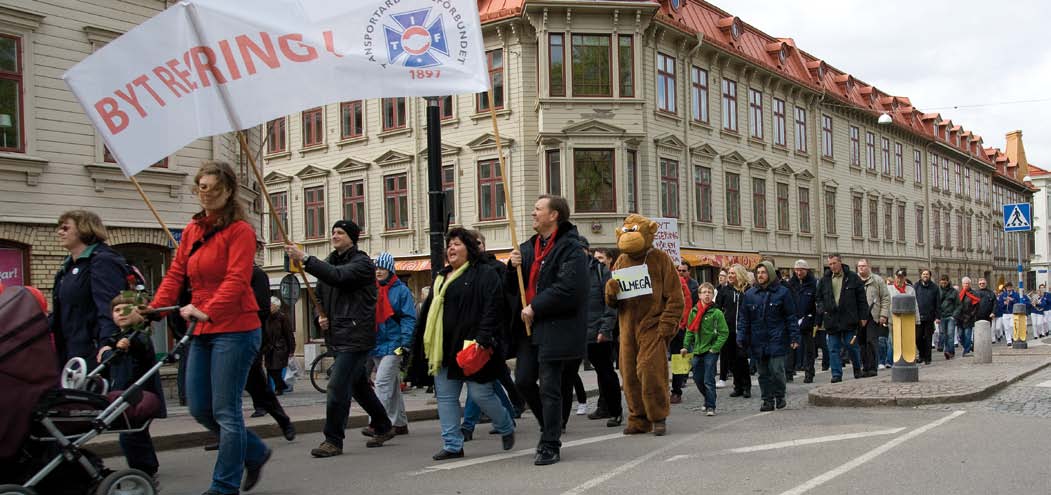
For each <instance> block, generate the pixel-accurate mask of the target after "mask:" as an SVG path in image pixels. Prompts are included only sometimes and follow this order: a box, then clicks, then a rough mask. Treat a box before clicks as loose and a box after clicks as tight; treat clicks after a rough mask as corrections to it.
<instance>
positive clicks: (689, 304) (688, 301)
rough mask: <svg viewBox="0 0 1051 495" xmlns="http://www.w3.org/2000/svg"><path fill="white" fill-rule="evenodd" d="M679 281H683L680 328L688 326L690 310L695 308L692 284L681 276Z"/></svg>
mask: <svg viewBox="0 0 1051 495" xmlns="http://www.w3.org/2000/svg"><path fill="white" fill-rule="evenodd" d="M679 282H681V283H682V300H683V303H684V304H683V306H682V320H681V321H679V328H686V323H687V320H689V319H690V310H691V309H693V296H691V295H690V285H689V284H687V283H686V279H685V278H682V277H679Z"/></svg>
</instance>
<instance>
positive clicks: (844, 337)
mask: <svg viewBox="0 0 1051 495" xmlns="http://www.w3.org/2000/svg"><path fill="white" fill-rule="evenodd" d="M853 339H854V331H853V330H848V331H845V332H840V333H830V334H828V357H829V361H830V363H829V365H830V366H831V368H830V369H831V371H832V378H843V360H842V359H840V351H842V350H843V349H844V348H846V350H847V352H849V353H850V364H851V365H852V366H853V367H854V373H855V374H857V373H858V372H860V371H861V352H860V351H859V350H858V346H857V344H851V343H850V341H851V340H853Z"/></svg>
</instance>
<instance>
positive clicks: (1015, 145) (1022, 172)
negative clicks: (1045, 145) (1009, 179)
mask: <svg viewBox="0 0 1051 495" xmlns="http://www.w3.org/2000/svg"><path fill="white" fill-rule="evenodd" d="M1005 153H1006V154H1007V159H1008V160H1010V161H1012V162H1014V163H1016V164H1017V165H1018V167H1017V168H1016V169H1015V177H1014V179H1015V180H1017V181H1019V182H1021V181H1022V178H1024V177H1025V176H1027V175H1029V161H1028V160H1026V159H1025V146H1024V145H1023V144H1022V131H1021V130H1018V131H1011V132H1008V133H1007V150H1006V151H1005Z"/></svg>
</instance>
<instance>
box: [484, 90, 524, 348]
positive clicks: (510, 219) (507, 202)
mask: <svg viewBox="0 0 1051 495" xmlns="http://www.w3.org/2000/svg"><path fill="white" fill-rule="evenodd" d="M488 93H489V116H490V117H491V118H492V120H493V138H494V139H495V140H496V157H497V159H498V160H500V176H501V178H502V179H503V180H502V181H501V182H503V184H504V209H506V210H507V211H506V213H507V226H508V228H510V229H511V246H512V249H518V229H517V228H516V227H515V212H514V208H513V207H512V205H511V204H512V203H513V201H512V200H511V190H510V188H509V186H508V179H507V162H506V161H504V150H503V145H501V144H500V126H498V125H497V123H496V102H495V101H494V98H493V88H492V85H490V86H489V91H488ZM515 270H517V272H518V296H519V298H520V299H521V302H522V307H523V308H525V307H526V292H525V281H524V280H525V279H523V278H522V265H518V266H516V267H515ZM526 335H530V336H531V335H533V326H532V325H531V324H529V323H526Z"/></svg>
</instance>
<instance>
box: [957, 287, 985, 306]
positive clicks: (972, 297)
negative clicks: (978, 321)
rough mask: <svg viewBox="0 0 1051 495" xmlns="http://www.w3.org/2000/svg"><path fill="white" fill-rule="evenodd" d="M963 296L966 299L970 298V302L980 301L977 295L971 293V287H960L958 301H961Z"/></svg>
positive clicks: (976, 302)
mask: <svg viewBox="0 0 1051 495" xmlns="http://www.w3.org/2000/svg"><path fill="white" fill-rule="evenodd" d="M964 296H966V297H967V299H970V300H971V304H978V301H980V299H978V296H976V295H974V294H971V289H962V290H961V291H960V301H961V302H962V301H963V298H964Z"/></svg>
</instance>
